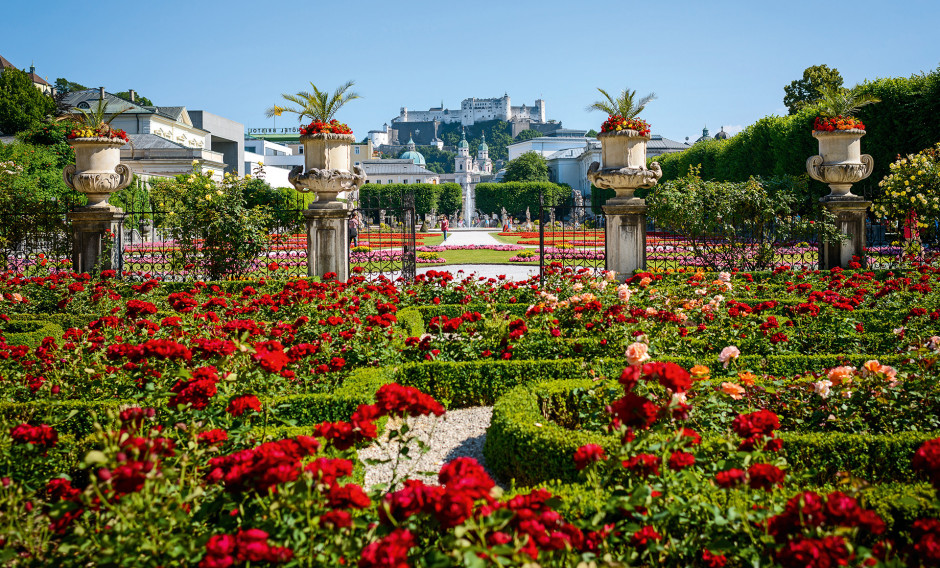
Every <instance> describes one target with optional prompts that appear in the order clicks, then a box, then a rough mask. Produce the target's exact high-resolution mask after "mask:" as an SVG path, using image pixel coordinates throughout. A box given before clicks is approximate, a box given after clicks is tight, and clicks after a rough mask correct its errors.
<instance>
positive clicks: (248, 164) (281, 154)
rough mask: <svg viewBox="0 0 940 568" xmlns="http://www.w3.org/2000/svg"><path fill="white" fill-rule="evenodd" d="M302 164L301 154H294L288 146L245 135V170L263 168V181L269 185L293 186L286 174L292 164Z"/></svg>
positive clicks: (247, 171) (250, 170)
mask: <svg viewBox="0 0 940 568" xmlns="http://www.w3.org/2000/svg"><path fill="white" fill-rule="evenodd" d="M302 165H304V157H303V156H302V155H294V153H293V152H292V151H291V149H290V147H289V146H285V145H284V144H277V143H275V142H269V141H267V140H260V139H256V138H250V137H247V136H246V137H245V172H246V173H251V172H254V171H255V170H256V169H257V168H258V167H259V166H262V167H263V170H264V181H266V182H268V184H270V185H271V187H293V185H291V183H290V181H288V179H287V176H288V174H289V173H290V171H291V169H292V168H293V167H294V166H302Z"/></svg>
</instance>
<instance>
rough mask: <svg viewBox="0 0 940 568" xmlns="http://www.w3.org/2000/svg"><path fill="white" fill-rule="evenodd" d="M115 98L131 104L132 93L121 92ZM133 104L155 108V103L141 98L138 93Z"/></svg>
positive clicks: (115, 94)
mask: <svg viewBox="0 0 940 568" xmlns="http://www.w3.org/2000/svg"><path fill="white" fill-rule="evenodd" d="M114 96H115V97H117V98H119V99H124V100H125V101H127V102H131V93H130V91H121V92H120V93H114ZM133 102H134V104H138V105H141V106H153V101H151V100H150V99H148V98H147V97H142V96H140V95H138V94H136V93H135V96H134V101H133Z"/></svg>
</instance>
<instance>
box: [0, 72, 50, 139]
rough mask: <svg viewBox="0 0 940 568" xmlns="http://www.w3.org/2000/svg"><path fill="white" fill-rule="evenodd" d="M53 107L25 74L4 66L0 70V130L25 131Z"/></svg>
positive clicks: (6, 131) (48, 99)
mask: <svg viewBox="0 0 940 568" xmlns="http://www.w3.org/2000/svg"><path fill="white" fill-rule="evenodd" d="M54 110H55V101H54V100H53V99H52V97H49V96H46V95H45V94H43V92H42V91H40V90H39V89H37V88H36V86H35V85H33V81H32V79H30V78H29V74H27V73H26V72H25V71H21V70H19V69H13V68H8V69H4V70H3V72H2V73H0V131H3V132H5V133H7V134H16V133H17V132H20V131H22V130H27V129H29V128H30V127H32V126H34V125H35V124H37V123H38V122H40V121H42V120H43V119H44V118H45V117H46V116H47V115H49V114H52V112H53V111H54Z"/></svg>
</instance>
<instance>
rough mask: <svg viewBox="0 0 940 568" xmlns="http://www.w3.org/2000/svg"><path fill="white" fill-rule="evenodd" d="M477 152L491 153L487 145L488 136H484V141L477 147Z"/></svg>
mask: <svg viewBox="0 0 940 568" xmlns="http://www.w3.org/2000/svg"><path fill="white" fill-rule="evenodd" d="M477 150H479V151H481V152H489V151H490V147H489V146H487V145H486V134H484V135H483V141H482V142H480V145H479V146H477Z"/></svg>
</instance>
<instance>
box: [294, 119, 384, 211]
mask: <svg viewBox="0 0 940 568" xmlns="http://www.w3.org/2000/svg"><path fill="white" fill-rule="evenodd" d="M355 140H356V138H355V137H354V136H353V135H352V134H337V133H332V132H326V133H320V134H308V135H304V136H301V137H300V142H301V143H302V144H303V145H304V165H303V166H296V167H294V169H292V170H291V172H290V174H289V176H288V179H289V180H290V182H291V183H292V184H293V185H294V187H295V188H296V189H297V191H300V192H304V193H307V192H310V191H312V192H314V193H316V195H317V201H316V204H317V207H319V208H324V207H331V208H343V207H344V204H343V203H341V202H338V201H336V196H337V195H338V194H339V193H340V192H343V191H355V190H358V189H359V187H360V186H361V185H362V184H363V183H365V181H366V175H365V171H364V170H363V169H362V168H361V167H359V166H355V167H354V168H353V171H352V172H350V171H349V169H348V168H349V159H350V145H351V144H352V143H353V142H355ZM313 205H314V204H311V207H313Z"/></svg>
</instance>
